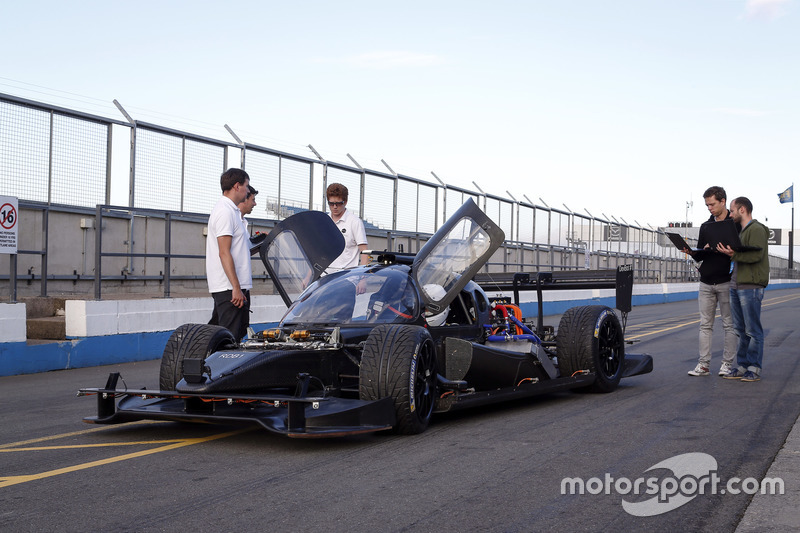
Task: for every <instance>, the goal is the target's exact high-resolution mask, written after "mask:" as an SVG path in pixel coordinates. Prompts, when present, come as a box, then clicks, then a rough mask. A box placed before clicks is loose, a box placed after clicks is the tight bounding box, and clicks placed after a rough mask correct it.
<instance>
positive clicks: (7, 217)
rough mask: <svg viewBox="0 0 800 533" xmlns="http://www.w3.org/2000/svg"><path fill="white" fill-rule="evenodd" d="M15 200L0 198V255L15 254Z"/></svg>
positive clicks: (16, 203)
mask: <svg viewBox="0 0 800 533" xmlns="http://www.w3.org/2000/svg"><path fill="white" fill-rule="evenodd" d="M18 207H19V204H18V202H17V198H15V197H13V196H0V254H15V253H17V228H18V227H19V225H18V224H17V218H18V216H17V213H18V212H19V209H18Z"/></svg>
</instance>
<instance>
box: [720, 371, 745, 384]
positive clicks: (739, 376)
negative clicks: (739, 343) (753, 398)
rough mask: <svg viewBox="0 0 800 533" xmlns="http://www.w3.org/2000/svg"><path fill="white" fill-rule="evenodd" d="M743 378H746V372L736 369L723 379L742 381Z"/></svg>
mask: <svg viewBox="0 0 800 533" xmlns="http://www.w3.org/2000/svg"><path fill="white" fill-rule="evenodd" d="M742 376H744V372H742V371H740V370H739V369H738V368H734V369H733V370H731V371H730V372H728V373H727V374H725V375H724V376H722V378H723V379H738V380H740V381H741V379H742Z"/></svg>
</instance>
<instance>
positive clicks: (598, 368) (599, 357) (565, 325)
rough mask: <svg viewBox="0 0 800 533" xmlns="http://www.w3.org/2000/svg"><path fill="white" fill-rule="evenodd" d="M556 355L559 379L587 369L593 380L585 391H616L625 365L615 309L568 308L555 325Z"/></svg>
mask: <svg viewBox="0 0 800 533" xmlns="http://www.w3.org/2000/svg"><path fill="white" fill-rule="evenodd" d="M556 355H557V356H558V366H559V369H560V370H561V376H562V377H565V376H571V375H573V374H574V373H575V372H579V371H581V370H588V371H589V372H591V373H593V374H594V375H595V378H596V379H595V381H594V383H593V384H592V385H590V386H589V387H586V390H589V391H592V392H611V391H613V390H614V389H616V388H617V386H618V385H619V380H620V379H621V378H622V371H623V369H624V366H625V339H624V337H623V332H622V326H620V323H619V319H618V318H617V315H616V314H615V313H614V310H613V309H611V308H610V307H606V306H604V305H587V306H582V307H573V308H571V309H568V310H567V312H566V313H564V314H563V315H562V317H561V321H560V322H559V325H558V332H557V334H556Z"/></svg>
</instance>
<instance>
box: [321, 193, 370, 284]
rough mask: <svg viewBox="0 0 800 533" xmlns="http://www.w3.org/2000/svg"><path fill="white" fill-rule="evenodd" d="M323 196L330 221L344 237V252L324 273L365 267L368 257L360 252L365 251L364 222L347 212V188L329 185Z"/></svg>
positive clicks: (365, 233)
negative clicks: (325, 199) (326, 202)
mask: <svg viewBox="0 0 800 533" xmlns="http://www.w3.org/2000/svg"><path fill="white" fill-rule="evenodd" d="M325 196H326V197H327V199H328V207H329V208H330V213H329V214H330V216H331V219H332V220H333V222H334V223H335V224H336V227H337V228H339V231H341V232H342V237H344V251H342V253H341V255H340V256H339V257H337V258H336V259H334V260H333V262H332V263H331V264H330V266H329V267H328V269H327V270H326V271H325V272H326V273H328V274H331V273H333V272H339V271H340V270H344V269H347V268H353V267H357V266H358V265H366V264H367V263H368V262H369V256H368V255H366V254H362V253H361V251H362V250H366V249H367V232H366V231H365V230H364V222H362V221H361V219H360V218H358V215H356V214H353V213H352V212H350V211H348V210H347V196H348V191H347V187H345V186H344V185H342V184H341V183H331V184H330V185H328V188H327V189H326V191H325Z"/></svg>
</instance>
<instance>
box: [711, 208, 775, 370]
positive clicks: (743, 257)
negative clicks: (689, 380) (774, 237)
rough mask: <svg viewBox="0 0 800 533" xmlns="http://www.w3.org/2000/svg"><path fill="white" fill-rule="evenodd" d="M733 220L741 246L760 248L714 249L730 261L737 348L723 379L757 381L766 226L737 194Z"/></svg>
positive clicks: (766, 275) (761, 341)
mask: <svg viewBox="0 0 800 533" xmlns="http://www.w3.org/2000/svg"><path fill="white" fill-rule="evenodd" d="M731 214H732V215H733V220H734V221H736V222H737V223H738V224H740V225H741V227H742V232H741V233H740V234H739V240H741V241H742V246H748V247H754V248H759V249H758V250H750V251H746V252H744V251H743V252H736V251H734V250H733V249H732V248H731V247H730V246H727V245H723V244H722V243H720V244H718V245H717V250H719V251H720V252H722V253H723V254H725V255H726V256H728V257H730V258H731V260H732V261H733V265H734V267H733V276H732V277H731V313H732V314H733V327H734V329H735V330H736V334H737V335H739V346H738V349H737V350H736V362H737V364H738V367H737V368H734V369H733V370H731V372H729V373H728V374H727V375H726V376H725V379H738V380H741V381H759V380H760V379H761V363H762V360H763V358H764V329H763V328H762V327H761V300H763V299H764V289H765V288H766V287H767V285H768V284H769V254H768V253H767V247H768V243H769V229H768V228H767V227H766V226H765V225H764V224H762V223H761V222H759V221H758V220H756V219H754V218H753V204H752V202H750V200H748V199H747V198H745V197H744V196H740V197H738V198H736V199H734V200H732V201H731Z"/></svg>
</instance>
